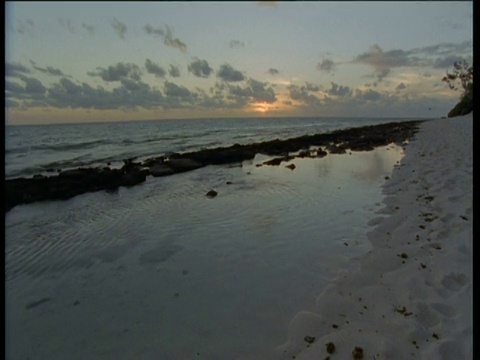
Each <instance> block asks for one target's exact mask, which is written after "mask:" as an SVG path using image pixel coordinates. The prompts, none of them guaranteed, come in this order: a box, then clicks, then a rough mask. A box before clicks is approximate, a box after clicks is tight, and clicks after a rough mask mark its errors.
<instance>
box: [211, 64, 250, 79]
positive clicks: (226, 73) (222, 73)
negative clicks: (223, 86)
mask: <svg viewBox="0 0 480 360" xmlns="http://www.w3.org/2000/svg"><path fill="white" fill-rule="evenodd" d="M217 77H219V78H220V79H222V80H223V81H227V82H236V81H243V80H245V76H244V75H243V74H242V73H241V72H240V71H238V70H236V69H234V68H233V67H232V66H231V65H230V64H223V65H221V66H220V69H219V70H218V71H217Z"/></svg>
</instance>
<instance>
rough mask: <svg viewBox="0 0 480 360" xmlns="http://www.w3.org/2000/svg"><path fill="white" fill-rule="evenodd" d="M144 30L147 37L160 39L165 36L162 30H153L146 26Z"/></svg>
mask: <svg viewBox="0 0 480 360" xmlns="http://www.w3.org/2000/svg"><path fill="white" fill-rule="evenodd" d="M144 30H145V32H146V33H147V34H148V35H153V36H159V37H162V38H163V37H164V36H165V31H164V30H163V29H155V28H153V27H152V26H150V25H148V24H147V25H145V27H144Z"/></svg>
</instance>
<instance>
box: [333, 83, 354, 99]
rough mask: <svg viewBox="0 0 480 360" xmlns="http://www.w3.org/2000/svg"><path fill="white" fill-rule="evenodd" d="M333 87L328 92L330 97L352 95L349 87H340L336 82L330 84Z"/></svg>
mask: <svg viewBox="0 0 480 360" xmlns="http://www.w3.org/2000/svg"><path fill="white" fill-rule="evenodd" d="M330 84H331V85H332V87H331V88H330V89H329V90H328V91H327V93H328V94H329V95H334V96H339V97H345V96H349V95H351V94H352V90H351V89H350V88H349V87H348V86H343V85H338V84H335V83H334V82H331V83H330Z"/></svg>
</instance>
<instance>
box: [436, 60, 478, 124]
mask: <svg viewBox="0 0 480 360" xmlns="http://www.w3.org/2000/svg"><path fill="white" fill-rule="evenodd" d="M442 81H444V82H446V83H447V84H448V87H449V88H450V89H452V90H458V83H460V85H461V87H462V89H463V92H462V95H461V96H460V102H459V103H458V104H457V105H455V107H454V108H453V109H452V110H450V112H449V113H448V117H454V116H461V115H466V114H468V113H470V112H471V111H473V65H472V66H468V63H467V62H466V61H465V60H461V61H456V62H454V63H453V72H452V73H449V72H448V70H447V75H446V76H445V77H444V78H443V79H442Z"/></svg>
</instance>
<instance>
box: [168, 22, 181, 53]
mask: <svg viewBox="0 0 480 360" xmlns="http://www.w3.org/2000/svg"><path fill="white" fill-rule="evenodd" d="M163 43H164V44H165V45H167V46H170V47H173V48H176V49H179V50H180V51H182V52H185V51H187V45H185V43H184V42H183V41H181V40H180V39H179V38H173V30H172V29H171V28H170V27H169V26H168V25H167V31H166V32H165V38H164V40H163Z"/></svg>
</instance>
